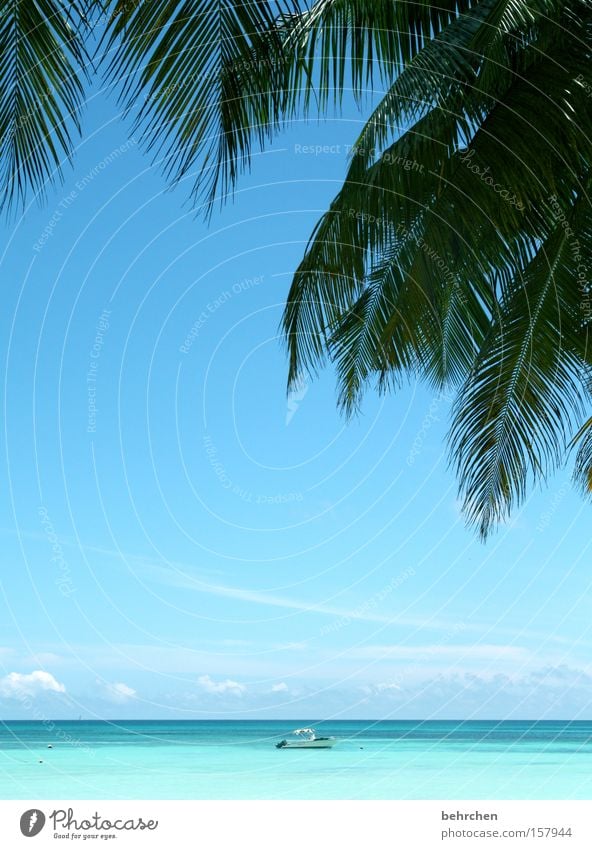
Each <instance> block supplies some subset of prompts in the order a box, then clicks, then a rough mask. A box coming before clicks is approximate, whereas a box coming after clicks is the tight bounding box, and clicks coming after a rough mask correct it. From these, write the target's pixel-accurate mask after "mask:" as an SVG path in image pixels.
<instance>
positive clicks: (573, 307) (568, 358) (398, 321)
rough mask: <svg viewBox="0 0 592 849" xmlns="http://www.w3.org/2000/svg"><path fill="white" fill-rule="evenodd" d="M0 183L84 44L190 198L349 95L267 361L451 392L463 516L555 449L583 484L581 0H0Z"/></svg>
mask: <svg viewBox="0 0 592 849" xmlns="http://www.w3.org/2000/svg"><path fill="white" fill-rule="evenodd" d="M0 9H1V10H2V12H1V17H0V138H1V139H2V172H1V175H0V178H1V180H2V185H3V188H4V194H5V202H6V203H7V204H8V203H10V202H12V201H14V200H22V199H23V197H24V194H25V192H26V190H27V188H28V187H31V188H32V189H33V190H34V191H36V192H42V191H43V189H44V187H45V186H46V184H47V181H48V179H49V178H51V177H52V175H53V174H54V172H56V173H59V168H60V167H61V162H62V160H63V158H64V156H67V155H69V153H70V151H71V144H72V142H71V130H72V128H76V125H77V124H76V122H77V115H78V111H79V108H80V104H81V98H82V93H83V86H82V83H83V80H84V76H85V74H86V73H87V68H88V67H90V58H89V56H88V52H89V50H90V48H89V44H91V43H92V39H93V38H94V35H93V33H96V32H97V30H96V29H93V27H97V26H98V32H99V33H101V35H100V38H99V40H98V47H97V46H96V45H95V46H93V50H94V51H95V53H94V62H95V64H96V65H98V66H99V67H102V68H103V71H104V73H105V74H106V78H107V80H108V81H109V82H111V83H114V84H115V85H117V86H118V87H119V90H120V93H121V98H122V103H123V105H124V106H125V107H126V108H127V109H129V110H131V109H132V108H134V109H135V110H136V117H135V119H134V121H135V129H136V131H137V132H139V133H140V134H141V137H142V139H143V141H144V143H145V145H146V147H147V148H148V150H150V151H152V152H153V153H154V154H155V155H157V156H158V157H159V158H162V159H163V161H164V163H165V173H166V175H167V177H168V178H169V179H170V180H171V181H173V182H174V181H179V180H180V179H182V178H184V177H187V176H188V175H189V174H191V173H193V171H194V170H195V168H196V167H197V168H198V177H197V179H196V180H195V184H194V186H193V198H194V200H195V202H196V203H197V204H200V205H201V206H202V207H203V209H204V210H205V212H206V213H207V214H211V213H212V209H213V204H214V202H215V201H218V200H224V198H226V196H227V195H228V194H229V193H231V192H232V189H233V187H234V185H235V183H236V181H237V179H238V178H239V176H240V174H241V173H242V172H243V171H244V170H245V169H247V168H248V166H249V162H250V159H251V156H252V152H253V150H254V149H255V148H261V147H263V146H264V145H265V144H266V143H267V142H268V141H269V140H270V139H271V138H273V137H274V136H275V134H277V133H278V132H280V131H281V129H282V127H283V126H285V125H287V124H289V122H290V121H292V120H293V119H294V117H295V116H296V115H301V116H302V115H303V116H305V117H306V116H314V117H315V118H316V117H317V116H319V115H321V116H326V115H328V114H329V113H330V111H332V110H334V109H335V108H337V109H338V108H339V105H340V103H341V101H342V97H343V95H344V93H345V92H351V93H353V96H354V97H355V98H356V99H357V101H358V102H359V104H360V108H362V109H363V108H364V104H365V103H366V99H365V95H366V94H367V92H368V90H372V89H374V90H375V91H380V93H381V97H380V100H379V102H378V105H377V106H376V107H375V108H374V110H373V111H372V112H371V114H369V115H368V116H367V121H366V123H365V125H364V127H363V129H362V132H361V133H360V135H359V137H358V138H357V139H355V140H352V141H353V142H354V143H353V152H352V156H351V160H350V162H349V167H348V172H347V175H346V178H345V181H344V183H343V186H342V188H341V190H340V192H339V193H338V195H337V196H336V197H335V199H334V201H333V202H332V204H331V206H330V208H329V210H328V211H327V212H326V213H325V215H323V217H322V218H321V219H320V221H319V222H318V224H317V226H316V228H315V230H314V232H313V234H312V236H311V238H310V242H309V244H308V247H307V249H306V252H305V255H304V257H303V259H302V261H301V263H300V265H299V267H298V269H297V270H296V272H295V275H294V279H293V282H292V285H291V289H290V292H289V296H288V301H287V304H286V309H285V314H284V319H283V328H284V331H285V336H286V340H287V349H288V354H289V381H290V383H291V384H297V383H298V382H299V381H300V380H301V379H302V376H303V375H304V373H313V374H314V373H316V372H317V371H318V369H319V368H321V367H322V366H323V365H324V364H325V363H327V362H330V363H332V364H333V365H334V368H335V370H336V373H337V377H338V384H339V403H340V405H341V406H342V407H343V409H344V410H345V411H346V413H352V412H353V411H355V410H356V409H357V408H358V407H359V405H360V401H361V397H362V394H363V391H364V390H365V389H366V388H367V387H368V385H369V384H376V385H377V386H378V388H379V389H381V390H388V389H391V388H396V387H397V386H398V385H399V384H400V382H401V380H402V379H404V377H405V376H407V377H409V376H412V377H413V378H416V379H417V378H421V379H423V380H425V381H427V382H429V383H430V384H431V385H433V386H435V387H440V388H441V387H444V386H446V387H449V388H453V389H454V390H455V392H456V402H455V405H454V408H453V420H452V426H451V431H450V450H451V457H452V460H453V462H454V464H455V466H456V469H457V472H458V476H459V486H460V490H461V494H462V498H463V503H464V509H465V513H466V516H467V520H468V522H469V523H470V524H471V525H474V526H476V527H477V528H478V530H479V532H480V534H481V535H482V537H486V536H487V534H488V533H489V532H490V531H491V530H492V528H494V527H495V526H496V524H497V523H498V522H499V521H501V520H503V519H504V518H505V517H507V516H508V514H509V512H510V511H511V509H512V508H513V507H514V506H515V505H516V504H517V503H519V502H520V501H521V500H522V499H523V498H524V496H525V493H526V491H527V488H528V486H529V485H531V484H532V483H538V482H541V481H544V480H545V479H546V478H547V477H548V475H549V474H550V473H551V472H552V470H553V469H554V468H556V467H557V466H558V465H559V464H562V463H564V462H565V460H566V457H567V455H568V452H569V451H570V449H571V448H572V447H573V448H575V450H576V457H575V466H574V476H575V480H576V482H577V484H578V485H579V486H581V487H582V488H583V490H585V491H586V492H590V491H592V418H588V419H587V418H586V416H587V415H589V409H590V389H591V382H590V364H591V354H590V350H589V346H588V333H589V328H590V325H591V320H592V303H591V298H590V285H591V270H592V210H591V206H590V198H589V191H590V188H591V166H592V121H591V115H592V72H590V71H589V68H590V67H591V65H590V59H591V58H592V7H591V3H590V0H439V2H438V3H437V4H430V3H427V2H424V0H410V2H406V0H317V2H314V3H309V4H305V3H301V2H299V0H280V2H274V3H268V2H259V1H258V0H257V2H249V3H238V2H224V0H220V2H197V0H184V2H179V0H118V2H111V3H104V4H101V3H98V2H97V3H93V2H88V3H82V2H80V3H62V2H58V0H43V2H41V0H39V2H37V3H34V4H33V3H31V2H30V0H13V2H10V3H8V2H4V3H0Z"/></svg>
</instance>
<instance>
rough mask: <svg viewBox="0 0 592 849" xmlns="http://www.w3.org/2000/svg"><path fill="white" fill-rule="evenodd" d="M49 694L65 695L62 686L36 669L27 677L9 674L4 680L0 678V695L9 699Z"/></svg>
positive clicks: (17, 673)
mask: <svg viewBox="0 0 592 849" xmlns="http://www.w3.org/2000/svg"><path fill="white" fill-rule="evenodd" d="M44 690H45V691H48V692H51V693H65V692H66V688H65V687H64V685H63V684H61V683H60V682H59V681H56V679H55V678H54V677H53V675H51V673H49V672H44V671H43V670H41V669H37V670H36V671H35V672H30V673H29V674H28V675H26V674H24V673H21V672H10V673H9V674H8V675H5V676H4V678H0V695H2V696H4V697H6V698H9V699H18V698H19V697H22V696H35V695H37V694H38V693H41V692H42V691H44Z"/></svg>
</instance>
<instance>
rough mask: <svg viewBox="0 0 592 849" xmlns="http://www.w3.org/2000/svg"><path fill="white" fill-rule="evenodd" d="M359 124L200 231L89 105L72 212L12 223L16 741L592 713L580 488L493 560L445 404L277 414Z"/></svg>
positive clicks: (536, 499)
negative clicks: (243, 721) (249, 721)
mask: <svg viewBox="0 0 592 849" xmlns="http://www.w3.org/2000/svg"><path fill="white" fill-rule="evenodd" d="M360 120H361V118H360V116H359V115H358V114H357V113H355V112H354V111H353V110H351V111H349V112H347V113H346V114H345V116H342V117H341V118H340V119H339V120H330V121H328V122H327V123H324V124H320V125H317V124H316V123H315V124H310V125H304V124H302V123H298V124H295V125H293V126H292V127H291V128H290V129H289V130H287V131H286V132H285V133H283V134H282V135H281V136H278V138H277V139H276V141H275V143H274V144H273V145H272V146H271V147H270V148H269V150H268V151H267V152H266V153H265V154H263V155H259V156H257V157H256V158H255V160H254V162H253V168H252V172H251V174H250V175H247V176H246V177H245V178H244V179H243V180H242V181H241V182H240V184H239V188H238V191H237V193H236V196H235V198H234V200H233V201H231V202H230V203H229V204H228V205H227V206H226V207H225V208H224V209H223V210H222V211H219V210H216V211H215V213H214V215H213V217H212V220H211V222H210V223H209V224H206V223H204V221H203V219H202V218H201V217H200V216H199V215H196V213H195V211H193V210H192V209H191V208H190V206H189V205H188V203H187V200H186V199H187V196H188V189H189V186H188V185H183V184H182V185H181V186H180V187H178V188H177V189H176V190H175V191H169V190H168V189H167V188H166V185H165V182H164V180H163V177H162V175H161V172H160V170H159V168H158V167H157V166H154V165H153V164H152V162H151V160H150V159H149V158H148V157H147V156H146V155H145V154H144V153H143V151H142V150H141V149H140V145H139V144H138V143H137V139H134V138H130V122H129V121H127V122H126V121H124V120H122V119H121V118H120V116H119V115H118V111H117V106H116V102H115V100H114V98H112V97H111V98H107V97H106V96H105V95H104V94H102V93H100V92H99V91H98V90H97V92H96V93H95V94H94V95H93V97H92V98H91V99H90V102H89V104H88V108H87V111H86V115H85V137H84V142H83V143H82V144H81V145H80V146H79V149H78V151H77V155H76V159H75V161H74V163H73V167H71V168H69V167H67V168H66V173H65V181H64V184H63V186H59V187H57V188H52V189H50V190H49V191H48V197H47V199H46V202H45V203H44V205H43V206H41V207H40V206H39V205H35V204H33V205H32V206H31V207H30V208H28V209H27V210H26V213H25V214H24V215H23V216H22V217H21V216H20V215H19V216H17V217H16V218H15V220H14V221H12V222H10V223H9V224H8V223H7V222H6V221H4V222H3V224H2V251H1V254H0V256H1V271H0V274H1V279H2V288H3V304H4V309H3V310H2V313H1V314H0V322H1V325H2V333H1V339H2V373H3V385H4V399H5V407H4V428H3V429H2V440H3V449H4V450H3V451H2V457H3V469H2V475H3V481H2V487H1V488H0V498H1V507H2V514H1V515H2V523H1V524H2V527H1V540H2V546H1V549H0V551H1V592H0V664H1V667H2V669H1V670H0V671H1V675H0V711H1V715H2V717H4V718H11V717H12V718H25V719H26V718H30V719H39V718H44V717H53V718H55V717H64V718H70V717H77V716H79V715H82V716H84V717H89V718H90V717H96V718H103V717H169V716H171V717H178V718H192V717H195V718H200V717H203V718H206V717H215V716H217V717H227V718H233V717H239V716H240V717H249V718H253V719H256V718H265V717H267V718H269V717H274V716H277V717H309V718H326V717H336V718H339V717H342V718H347V717H352V718H355V717H384V718H388V717H401V718H418V717H429V716H434V717H440V718H472V717H474V718H477V717H479V718H489V717H491V718H502V717H513V718H522V717H527V718H586V717H587V718H590V717H592V707H591V701H590V700H591V698H592V677H591V676H592V666H591V664H590V660H589V658H590V648H591V646H592V633H590V629H591V617H590V599H591V589H590V582H591V580H592V572H591V570H590V508H589V506H587V505H585V504H584V503H583V502H582V501H581V500H580V499H579V498H578V497H577V496H576V495H575V494H574V493H573V492H572V491H571V488H570V485H569V483H568V480H569V470H565V471H564V472H562V473H560V474H559V475H557V477H556V478H554V479H553V480H552V481H551V483H550V485H549V488H548V489H547V490H545V491H543V492H537V493H534V494H532V497H531V498H530V499H529V502H528V504H527V505H526V506H525V508H524V509H523V510H521V511H520V512H518V513H517V514H516V516H515V518H514V520H513V521H512V523H511V524H510V525H507V526H505V527H504V528H502V529H500V531H499V532H498V533H497V534H496V535H494V536H493V538H492V539H491V541H490V542H489V543H488V544H487V545H482V544H481V543H480V542H478V541H477V540H476V539H475V538H474V535H473V534H472V533H471V532H469V531H467V530H466V529H465V528H464V524H463V520H462V517H461V516H460V514H459V509H458V504H457V500H456V483H455V480H454V476H453V473H452V472H451V471H450V470H449V469H448V467H447V459H446V442H445V435H446V424H447V418H448V414H449V406H450V405H449V400H448V399H447V398H445V397H438V396H437V395H435V394H434V393H433V391H431V390H429V389H427V388H426V387H422V386H413V385H412V386H409V387H408V388H406V389H404V390H403V391H401V392H400V393H399V394H398V395H396V396H388V397H382V398H381V397H378V396H377V395H375V394H373V393H369V394H368V396H367V398H366V401H365V404H364V407H363V411H362V414H361V415H360V416H359V417H358V418H357V419H356V420H354V421H352V422H351V423H346V422H345V421H344V420H343V418H342V417H340V415H339V414H338V412H337V411H336V408H335V386H334V379H333V376H332V375H331V373H330V372H327V373H326V374H323V375H321V377H320V378H319V379H318V380H317V381H315V382H313V383H310V384H308V385H305V386H303V387H302V388H301V389H300V391H299V392H298V393H296V395H295V396H294V397H292V398H290V399H287V398H286V394H285V381H286V360H285V354H284V351H283V349H282V344H281V338H280V337H279V335H278V325H279V322H280V318H281V312H282V305H283V302H284V299H285V296H286V292H287V288H288V285H289V282H290V276H291V273H292V272H293V270H294V268H295V266H296V264H297V262H298V261H299V258H300V257H301V255H302V252H303V250H304V247H305V245H306V242H307V239H308V237H309V234H310V232H311V229H312V227H313V225H314V223H315V221H316V220H317V218H318V216H319V215H320V214H321V212H322V211H323V210H324V209H325V208H326V207H327V205H328V203H329V202H330V200H331V198H332V197H333V195H334V194H335V193H336V191H337V190H338V187H339V184H340V180H341V179H342V177H343V174H344V170H345V165H346V151H347V146H348V145H351V144H352V143H353V141H354V140H355V136H356V133H357V131H358V130H359V128H360ZM316 145H320V146H325V147H324V149H323V150H322V151H321V152H320V153H318V154H317V153H309V152H305V148H306V147H307V146H308V147H311V146H313V147H314V146H316Z"/></svg>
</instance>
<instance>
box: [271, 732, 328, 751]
mask: <svg viewBox="0 0 592 849" xmlns="http://www.w3.org/2000/svg"><path fill="white" fill-rule="evenodd" d="M335 743H337V737H317V735H316V732H315V730H314V728H297V729H296V730H295V731H292V737H291V739H290V738H288V739H287V740H282V741H281V743H276V744H275V747H276V749H331V748H332V747H333V746H334V745H335Z"/></svg>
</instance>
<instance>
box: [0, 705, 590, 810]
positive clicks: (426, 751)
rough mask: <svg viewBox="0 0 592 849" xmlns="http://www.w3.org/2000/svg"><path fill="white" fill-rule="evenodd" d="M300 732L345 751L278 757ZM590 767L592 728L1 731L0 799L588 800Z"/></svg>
mask: <svg viewBox="0 0 592 849" xmlns="http://www.w3.org/2000/svg"><path fill="white" fill-rule="evenodd" d="M303 725H312V726H313V727H315V728H316V729H317V733H318V734H321V733H322V734H323V735H335V736H336V737H339V738H340V742H339V744H338V745H337V746H336V747H335V748H334V749H327V750H313V749H311V750H301V751H298V750H287V749H276V748H275V746H274V744H275V743H276V742H277V741H279V740H281V739H283V738H284V737H285V736H286V735H287V734H288V733H289V732H290V731H291V730H292V729H293V728H296V727H299V726H303ZM48 746H51V747H52V748H48ZM591 765H592V722H518V721H516V722H514V721H511V722H507V721H506V722H476V721H471V722H443V721H442V722H434V721H425V722H411V721H409V722H402V721H377V722H372V721H369V720H364V721H335V722H333V721H331V722H315V721H314V720H311V719H306V720H305V719H300V720H291V721H290V720H281V721H280V720H275V721H156V720H155V721H127V720H126V721H119V722H99V721H92V722H90V721H84V720H80V721H73V722H72V721H68V722H66V721H63V722H58V721H56V722H55V723H47V722H26V721H6V722H3V723H0V798H1V799H56V800H65V801H68V800H75V799H589V798H591V796H592V768H591Z"/></svg>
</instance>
